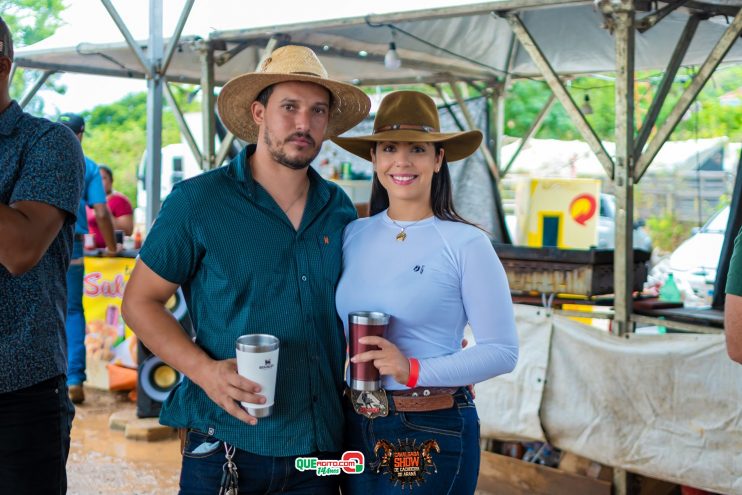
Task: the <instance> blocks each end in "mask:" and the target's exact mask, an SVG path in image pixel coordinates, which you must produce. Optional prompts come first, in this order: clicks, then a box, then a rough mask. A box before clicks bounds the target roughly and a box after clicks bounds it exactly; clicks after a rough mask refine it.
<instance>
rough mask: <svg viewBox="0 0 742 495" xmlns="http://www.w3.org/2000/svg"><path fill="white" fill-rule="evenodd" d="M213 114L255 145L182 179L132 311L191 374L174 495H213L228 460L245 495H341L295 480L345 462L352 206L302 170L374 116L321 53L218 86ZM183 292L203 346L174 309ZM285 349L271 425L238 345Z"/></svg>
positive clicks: (277, 54)
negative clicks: (346, 281) (253, 340)
mask: <svg viewBox="0 0 742 495" xmlns="http://www.w3.org/2000/svg"><path fill="white" fill-rule="evenodd" d="M218 106H219V113H220V116H221V118H222V120H223V121H224V124H225V126H226V127H227V128H228V129H229V130H230V131H231V132H232V133H233V134H234V135H235V136H237V137H239V138H241V139H243V140H245V141H247V142H249V143H255V144H251V145H249V146H248V147H246V148H245V149H244V150H243V151H242V152H241V153H240V154H239V155H238V156H237V157H236V158H234V159H233V160H232V161H231V162H230V163H229V165H227V166H225V167H221V168H217V169H216V170H212V171H210V172H207V173H205V174H202V175H200V176H198V177H194V178H192V179H188V180H184V181H182V182H178V183H177V184H176V185H175V187H174V188H173V190H172V192H171V193H170V194H169V195H168V197H167V199H166V200H165V203H164V205H163V207H162V211H160V214H159V216H158V218H157V221H156V222H155V223H154V225H153V227H152V229H151V231H150V233H149V235H148V236H147V239H146V241H145V243H144V246H143V247H142V249H141V251H140V252H139V259H138V260H137V263H136V266H135V268H134V271H133V272H132V275H131V278H130V279H129V282H128V283H127V286H126V292H125V294H124V302H123V311H124V317H125V318H126V321H127V323H128V324H129V326H130V327H131V328H132V329H133V330H134V332H135V333H136V334H137V337H139V338H141V340H142V342H143V343H144V344H145V345H146V346H147V347H148V348H149V349H151V350H152V352H154V353H155V354H157V355H158V356H159V357H160V358H161V359H163V360H164V361H165V362H167V363H169V364H170V365H172V366H173V367H175V368H176V369H178V370H181V371H182V372H183V373H184V374H185V378H184V379H183V381H182V382H181V383H180V384H179V385H178V386H177V387H176V388H175V389H174V390H173V391H172V392H171V394H170V396H169V398H168V399H167V400H166V401H165V403H164V404H163V407H162V412H161V414H160V421H161V422H162V423H163V424H166V425H170V426H174V427H178V428H187V429H188V433H187V435H186V439H185V447H184V452H183V466H182V471H181V478H180V489H181V492H180V493H181V494H207V493H209V494H210V493H217V492H218V491H219V488H220V483H221V480H222V475H223V474H224V471H223V467H224V464H225V462H226V459H225V457H226V456H227V454H228V453H229V455H233V458H232V460H233V461H234V463H235V464H236V467H237V471H238V473H239V492H240V493H241V494H242V493H250V494H252V493H294V494H306V493H315V494H327V495H330V494H332V495H337V490H338V488H337V485H338V479H337V476H317V475H316V473H315V472H314V471H304V472H299V471H297V470H296V469H295V467H294V461H295V459H296V458H297V457H298V456H310V457H312V456H316V457H329V458H336V459H339V455H340V453H339V451H340V449H341V447H342V429H343V427H342V424H343V410H342V391H343V380H342V373H343V364H344V360H345V341H344V339H343V333H342V329H341V326H340V322H339V320H338V318H337V314H336V312H335V291H334V289H335V285H336V283H337V280H338V276H339V274H340V265H341V259H340V258H341V239H342V231H343V228H344V227H345V225H346V224H347V223H348V222H350V221H351V220H353V219H354V218H355V216H356V213H355V208H354V207H353V204H352V203H351V201H350V199H349V198H348V196H347V195H346V194H345V193H344V192H343V191H342V190H341V189H340V188H339V187H338V186H337V185H336V184H334V183H331V182H327V181H325V180H324V179H322V177H320V175H319V174H318V173H317V172H315V171H314V169H312V168H311V167H310V166H309V165H310V163H311V162H312V160H314V158H315V157H316V156H317V154H318V153H319V151H320V148H321V146H322V142H323V141H324V140H325V139H327V138H328V137H331V136H335V135H337V134H340V133H342V132H345V131H346V130H348V129H350V128H351V127H353V126H354V125H356V124H357V123H358V122H360V121H361V120H362V119H363V118H364V117H365V116H366V115H367V113H368V110H369V107H370V101H369V98H368V97H367V96H366V95H365V94H364V93H363V92H362V91H361V90H359V89H358V88H355V87H354V86H351V85H349V84H344V83H340V82H336V81H333V80H330V79H328V78H327V71H326V70H325V69H324V67H323V66H322V64H321V63H320V61H319V59H318V58H317V57H316V55H315V54H314V52H312V51H311V50H309V49H308V48H304V47H298V46H283V47H280V48H278V49H276V50H275V51H274V52H273V53H272V54H271V55H270V57H268V58H267V59H266V60H265V62H264V63H263V64H262V66H261V68H260V70H259V71H258V72H255V73H250V74H244V75H242V76H239V77H236V78H234V79H232V80H231V81H230V82H228V83H227V84H226V85H225V86H224V88H223V89H222V91H221V93H220V95H219V100H218ZM179 285H180V286H182V288H183V293H184V295H185V299H186V303H187V305H188V310H189V312H190V316H191V319H192V320H193V325H194V328H195V330H196V339H195V342H194V341H192V340H191V339H190V338H189V337H188V336H187V335H186V334H185V333H184V332H183V331H182V330H181V328H180V325H179V324H178V322H177V321H176V320H175V319H174V318H173V316H172V314H170V313H169V312H168V311H167V309H166V308H165V306H164V305H165V303H166V301H167V300H168V299H169V298H170V297H171V296H172V295H173V293H174V292H175V291H176V290H177V288H178V286H179ZM252 333H269V334H272V335H275V336H276V337H278V339H279V340H280V343H281V344H280V345H281V347H280V354H279V359H278V370H277V372H278V374H277V383H276V394H275V405H274V407H273V414H272V415H271V416H269V417H266V418H264V419H260V420H257V419H256V418H255V417H253V416H250V415H248V414H247V412H246V411H245V410H244V409H242V407H241V406H240V405H239V403H238V402H237V401H245V402H252V403H264V401H265V398H264V397H263V396H262V395H260V388H259V386H257V384H256V383H254V382H252V381H250V380H247V379H246V378H243V377H241V376H240V375H238V374H237V368H236V364H235V359H234V358H235V341H236V339H237V338H238V337H239V336H240V335H243V334H252Z"/></svg>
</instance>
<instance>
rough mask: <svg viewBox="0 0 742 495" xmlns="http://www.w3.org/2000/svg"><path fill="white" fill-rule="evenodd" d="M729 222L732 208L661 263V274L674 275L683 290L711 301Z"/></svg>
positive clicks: (724, 211) (713, 219)
mask: <svg viewBox="0 0 742 495" xmlns="http://www.w3.org/2000/svg"><path fill="white" fill-rule="evenodd" d="M728 220H729V207H728V206H726V207H724V208H722V209H721V210H719V211H718V212H716V213H715V214H714V215H712V216H711V218H710V219H709V220H708V221H707V222H706V223H705V224H704V225H703V227H701V228H700V229H695V233H694V234H693V235H692V236H691V237H690V238H689V239H687V240H686V241H684V242H683V243H682V244H681V245H680V246H678V248H677V249H676V250H675V251H673V252H672V254H671V255H670V257H669V258H668V259H667V260H666V261H663V262H662V263H660V264H658V270H660V271H661V272H660V273H663V272H664V273H674V274H675V275H674V277H675V280H676V282H677V283H678V286H680V288H681V290H682V289H683V288H685V289H686V294H688V293H689V292H690V291H692V294H693V295H694V296H696V297H699V298H702V299H705V300H707V301H708V300H710V298H711V296H712V295H713V292H712V291H713V290H714V282H715V281H716V269H717V267H718V266H719V257H720V256H721V248H722V245H723V244H724V233H725V232H726V229H727V222H728ZM661 265H662V266H661Z"/></svg>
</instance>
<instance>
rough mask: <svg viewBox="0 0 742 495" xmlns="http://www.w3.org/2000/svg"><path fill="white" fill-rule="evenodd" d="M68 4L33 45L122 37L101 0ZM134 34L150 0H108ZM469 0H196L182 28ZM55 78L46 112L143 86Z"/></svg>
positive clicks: (169, 6) (175, 1)
mask: <svg viewBox="0 0 742 495" xmlns="http://www.w3.org/2000/svg"><path fill="white" fill-rule="evenodd" d="M65 3H66V5H67V8H66V9H65V11H64V12H63V14H62V19H63V21H64V22H65V25H64V26H62V27H60V28H59V29H58V30H57V33H56V34H55V35H54V36H53V37H52V39H48V40H44V41H41V42H40V43H39V44H38V46H39V47H41V46H49V45H55V46H67V47H74V46H76V45H77V44H79V43H81V42H89V43H105V42H118V41H122V40H123V36H122V35H121V33H120V32H119V30H118V28H117V27H116V25H115V24H114V23H113V21H112V20H111V18H110V16H109V14H108V12H107V11H106V9H105V7H104V6H103V4H102V3H101V2H100V0H66V2H65ZM112 3H113V6H114V8H115V9H116V10H117V11H118V13H119V15H120V16H121V18H122V19H123V20H124V22H125V23H126V25H127V26H128V28H129V30H130V31H131V32H132V35H133V36H134V38H135V39H146V38H147V37H148V26H149V22H148V19H149V0H112ZM470 3H480V2H472V1H471V0H404V2H400V1H399V0H374V1H373V2H368V1H363V2H361V1H358V0H314V1H312V2H307V1H300V0H272V1H270V2H266V3H265V4H264V5H270V6H271V8H270V9H267V8H254V6H255V5H256V4H255V3H251V2H246V1H245V0H196V1H195V4H194V6H193V9H192V10H191V13H190V16H189V18H188V22H187V23H186V26H185V28H184V30H183V34H184V35H187V34H199V35H201V36H202V37H204V38H206V37H207V36H208V34H209V32H211V31H214V30H219V31H223V30H228V29H239V28H246V27H258V26H273V25H282V24H289V23H296V22H306V21H314V20H321V19H335V18H342V17H351V16H362V15H367V14H371V13H374V14H382V13H387V12H398V11H407V10H421V9H428V8H436V7H444V6H450V5H463V4H470ZM184 4H185V1H184V0H163V6H164V7H163V35H164V36H165V37H166V38H167V37H170V35H171V34H172V32H173V30H174V28H175V25H176V23H177V20H178V17H179V16H180V13H181V11H182V9H183V5H184ZM60 83H62V84H64V85H66V86H67V92H66V94H64V95H59V94H57V93H55V92H53V91H49V90H43V89H42V90H41V91H39V93H38V95H39V96H38V97H41V98H43V99H44V102H45V109H44V111H45V113H47V114H55V113H56V112H82V111H83V110H90V109H91V108H93V107H94V106H96V105H99V104H104V103H112V102H114V101H116V100H118V99H120V98H121V97H123V96H124V95H126V94H127V93H131V92H136V91H144V90H146V83H145V82H144V81H132V80H128V79H122V78H114V77H103V76H90V75H80V74H63V75H62V76H61V78H60Z"/></svg>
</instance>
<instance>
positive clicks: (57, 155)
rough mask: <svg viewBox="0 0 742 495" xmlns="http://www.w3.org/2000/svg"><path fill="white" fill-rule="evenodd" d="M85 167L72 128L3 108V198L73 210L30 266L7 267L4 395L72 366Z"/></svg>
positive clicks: (1, 337)
mask: <svg viewBox="0 0 742 495" xmlns="http://www.w3.org/2000/svg"><path fill="white" fill-rule="evenodd" d="M83 170H84V162H83V155H82V149H81V148H80V143H79V142H78V141H77V138H75V135H74V134H73V133H72V131H70V130H69V129H68V128H66V127H65V126H63V125H61V124H54V123H52V122H49V121H48V120H46V119H40V118H36V117H32V116H31V115H29V114H27V113H24V112H23V111H22V110H21V107H20V106H18V104H17V103H16V102H12V103H11V104H10V106H9V107H8V108H6V109H5V110H4V111H3V112H2V113H0V203H2V204H3V205H12V204H13V203H16V202H18V201H38V202H40V203H46V204H49V205H52V206H54V207H56V208H58V209H60V210H62V211H64V212H66V213H67V218H66V220H65V222H64V225H63V226H62V228H61V230H60V231H59V234H57V236H56V237H55V238H54V240H53V241H52V243H51V245H50V246H49V249H48V250H47V251H46V253H44V256H42V258H41V260H40V261H39V262H38V264H37V265H36V266H34V267H33V268H32V269H31V270H29V271H27V272H26V273H24V274H22V275H20V276H13V275H11V274H10V272H8V270H7V269H6V268H5V267H4V266H1V265H0V393H2V392H9V391H13V390H20V389H22V388H26V387H29V386H31V385H34V384H36V383H39V382H42V381H44V380H47V379H49V378H51V377H54V376H57V375H61V374H63V373H65V372H66V370H67V358H66V348H67V345H66V339H65V330H64V315H65V310H66V307H67V288H66V273H67V266H68V265H69V261H70V251H71V250H72V232H73V226H74V223H75V214H76V212H77V207H78V204H79V202H80V192H81V189H82V180H83ZM0 235H2V234H0Z"/></svg>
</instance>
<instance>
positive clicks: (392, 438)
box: [341, 388, 480, 495]
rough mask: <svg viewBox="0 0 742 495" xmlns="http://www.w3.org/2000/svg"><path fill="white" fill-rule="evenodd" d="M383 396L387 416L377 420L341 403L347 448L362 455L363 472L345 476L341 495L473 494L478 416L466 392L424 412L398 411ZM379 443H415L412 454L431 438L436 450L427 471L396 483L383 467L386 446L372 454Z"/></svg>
mask: <svg viewBox="0 0 742 495" xmlns="http://www.w3.org/2000/svg"><path fill="white" fill-rule="evenodd" d="M387 397H388V398H389V415H388V416H386V417H380V418H375V419H368V418H366V417H365V416H363V415H360V414H357V413H356V412H355V411H354V410H353V406H352V405H351V404H350V401H349V400H348V399H347V398H346V399H345V401H344V402H345V450H359V451H361V452H363V455H364V456H365V458H366V469H365V470H364V472H363V473H361V474H352V475H344V476H343V479H342V482H341V483H342V488H343V495H363V494H369V493H373V494H374V495H385V494H398V493H410V492H411V493H412V494H413V495H428V494H431V495H444V494H451V495H467V494H473V493H474V490H475V489H476V486H477V478H478V477H479V456H480V453H479V417H478V416H477V409H476V407H475V406H474V402H473V401H472V398H471V394H470V393H469V391H468V390H467V389H466V388H460V389H458V391H457V392H456V393H455V394H454V405H453V407H451V408H449V409H442V410H439V411H428V412H398V411H396V410H395V409H394V402H393V401H392V398H391V394H390V393H387ZM380 440H385V441H386V442H389V443H390V444H392V445H393V446H394V447H398V446H399V444H400V442H402V443H404V442H408V444H412V442H414V445H415V447H414V448H412V449H411V450H413V451H419V450H420V448H421V446H422V445H423V444H424V443H425V442H427V441H429V440H435V442H436V443H437V445H438V447H439V448H440V452H436V451H435V450H431V451H430V457H431V459H432V461H433V463H434V466H429V467H427V468H426V469H425V471H426V472H424V473H422V474H420V475H419V476H418V477H417V479H416V480H413V481H410V482H406V483H405V484H403V483H402V480H409V479H411V478H404V477H399V478H396V479H398V481H397V483H396V484H395V477H394V476H393V475H392V474H391V473H390V468H389V467H386V466H384V465H382V460H383V455H384V448H383V447H382V448H380V449H378V451H377V453H374V449H375V447H376V445H377V442H379V441H380ZM428 445H429V444H428ZM412 460H415V458H413V459H412ZM415 462H420V461H419V459H418V460H415ZM390 464H393V461H392V462H390ZM413 469H416V468H413ZM399 472H403V471H399ZM413 472H414V471H413ZM390 477H391V478H392V479H391V480H390ZM410 483H411V484H410Z"/></svg>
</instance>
